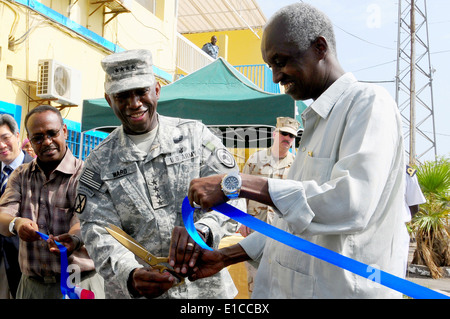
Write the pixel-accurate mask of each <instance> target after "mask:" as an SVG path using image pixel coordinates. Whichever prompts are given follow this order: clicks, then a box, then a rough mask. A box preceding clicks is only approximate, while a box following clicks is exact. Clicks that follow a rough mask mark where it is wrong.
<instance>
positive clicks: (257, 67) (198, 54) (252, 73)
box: [177, 33, 280, 93]
mask: <svg viewBox="0 0 450 319" xmlns="http://www.w3.org/2000/svg"><path fill="white" fill-rule="evenodd" d="M211 62H214V59H213V58H211V57H210V56H209V55H208V54H206V53H205V52H203V51H202V50H201V49H200V48H199V47H197V46H196V45H195V44H194V43H192V42H191V41H189V40H188V39H186V38H185V37H184V36H183V35H181V34H180V33H178V34H177V67H178V69H180V70H181V71H182V72H184V73H186V74H190V73H193V72H195V71H197V70H199V69H201V68H203V67H204V66H207V65H208V64H210V63H211ZM235 67H236V69H237V70H238V71H239V72H241V73H242V74H243V75H245V76H246V77H247V78H248V79H249V80H250V81H252V82H253V83H255V84H256V85H257V86H258V87H259V88H261V90H263V91H266V92H269V93H280V86H279V85H278V84H275V83H273V82H272V70H270V69H269V67H268V66H267V65H265V64H253V65H237V66H235Z"/></svg>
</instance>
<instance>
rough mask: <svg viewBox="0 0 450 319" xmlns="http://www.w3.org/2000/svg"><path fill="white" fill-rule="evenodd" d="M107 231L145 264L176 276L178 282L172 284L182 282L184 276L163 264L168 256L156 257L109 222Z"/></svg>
mask: <svg viewBox="0 0 450 319" xmlns="http://www.w3.org/2000/svg"><path fill="white" fill-rule="evenodd" d="M105 229H106V230H107V231H108V233H109V234H110V235H111V236H113V237H114V238H115V239H116V240H117V241H118V242H119V243H121V244H122V245H123V246H125V247H126V248H127V249H128V250H130V251H131V252H132V253H133V254H135V255H136V256H138V257H139V258H141V259H142V260H143V261H145V262H146V263H147V264H149V265H150V266H151V267H152V268H155V269H158V270H159V272H160V273H162V272H163V271H168V272H170V273H171V274H172V275H174V276H175V277H177V278H178V280H179V282H178V284H176V285H174V287H175V286H178V285H181V284H182V283H184V278H183V277H182V276H180V275H179V274H177V273H176V272H175V271H174V270H173V269H172V268H170V267H168V266H166V265H164V264H167V263H169V257H156V256H155V255H153V254H152V253H150V252H149V251H148V250H147V249H145V248H144V246H142V245H141V244H140V243H139V242H137V241H136V240H135V239H134V238H133V237H131V236H130V235H128V234H127V233H126V232H124V231H123V230H122V229H120V228H119V227H117V226H115V225H112V224H109V227H105Z"/></svg>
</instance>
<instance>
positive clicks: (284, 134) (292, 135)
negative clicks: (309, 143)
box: [280, 131, 295, 138]
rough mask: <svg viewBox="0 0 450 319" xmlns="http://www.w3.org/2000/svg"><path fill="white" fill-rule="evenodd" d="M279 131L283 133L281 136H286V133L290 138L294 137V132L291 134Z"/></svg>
mask: <svg viewBox="0 0 450 319" xmlns="http://www.w3.org/2000/svg"><path fill="white" fill-rule="evenodd" d="M280 133H281V135H283V136H288V135H289V137H290V138H294V137H295V135H294V134H291V133H288V132H282V131H280Z"/></svg>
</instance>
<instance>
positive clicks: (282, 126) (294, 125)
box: [276, 117, 300, 136]
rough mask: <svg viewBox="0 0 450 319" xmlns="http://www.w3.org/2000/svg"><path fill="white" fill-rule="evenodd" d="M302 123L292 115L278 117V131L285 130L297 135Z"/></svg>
mask: <svg viewBox="0 0 450 319" xmlns="http://www.w3.org/2000/svg"><path fill="white" fill-rule="evenodd" d="M299 127H300V123H299V122H298V121H297V120H296V119H293V118H291V117H277V128H276V131H280V132H285V133H289V134H292V135H294V136H297V132H298V129H299Z"/></svg>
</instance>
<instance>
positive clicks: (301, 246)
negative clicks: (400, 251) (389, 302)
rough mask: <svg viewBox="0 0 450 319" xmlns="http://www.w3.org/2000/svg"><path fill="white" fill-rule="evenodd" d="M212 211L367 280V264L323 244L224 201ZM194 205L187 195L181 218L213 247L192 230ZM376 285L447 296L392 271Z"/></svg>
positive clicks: (431, 296)
mask: <svg viewBox="0 0 450 319" xmlns="http://www.w3.org/2000/svg"><path fill="white" fill-rule="evenodd" d="M212 209H213V210H215V211H217V212H220V213H222V214H224V215H226V216H228V217H230V218H231V219H234V220H236V221H238V222H240V223H242V224H244V225H245V226H248V227H249V228H251V229H253V230H255V231H258V232H260V233H262V234H263V235H265V236H267V237H270V238H272V239H274V240H277V241H279V242H281V243H283V244H285V245H288V246H290V247H293V248H295V249H297V250H300V251H302V252H304V253H307V254H309V255H311V256H314V257H316V258H319V259H321V260H324V261H326V262H328V263H331V264H333V265H335V266H338V267H341V268H343V269H345V270H348V271H351V272H353V273H355V274H357V275H359V276H362V277H364V278H367V279H368V280H370V279H369V278H370V275H371V274H372V273H371V272H368V271H367V270H368V269H369V268H370V266H368V265H366V264H364V263H361V262H359V261H356V260H354V259H351V258H349V257H346V256H343V255H340V254H338V253H336V252H334V251H332V250H329V249H326V248H324V247H321V246H318V245H316V244H314V243H311V242H308V241H306V240H304V239H302V238H300V237H297V236H295V235H292V234H290V233H287V232H285V231H283V230H281V229H278V228H276V227H274V226H272V225H269V224H267V223H265V222H263V221H260V220H259V219H257V218H255V217H253V216H251V215H249V214H246V213H244V212H243V211H241V210H239V209H237V208H235V207H233V206H231V205H229V204H227V203H224V204H220V205H217V206H215V207H213V208H212ZM193 214H194V208H193V207H191V205H190V203H189V198H188V197H186V198H185V199H184V201H183V204H182V217H183V222H184V224H185V227H186V230H187V231H188V233H189V234H190V235H191V237H192V239H194V240H195V241H196V242H197V244H198V245H200V246H201V247H202V248H204V249H207V250H212V249H211V248H210V247H209V246H207V245H206V244H205V242H203V240H201V238H200V236H199V235H198V234H197V231H196V230H195V226H194V222H193ZM377 282H378V283H379V284H381V285H384V286H386V287H388V288H391V289H394V290H396V291H399V292H401V293H403V294H405V295H407V296H410V297H412V298H420V299H450V298H449V297H448V296H445V295H444V294H441V293H438V292H436V291H434V290H431V289H428V288H426V287H423V286H420V285H418V284H415V283H413V282H410V281H408V280H405V279H403V278H399V277H396V276H394V275H392V274H389V273H386V272H384V271H382V270H380V276H379V281H377Z"/></svg>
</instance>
